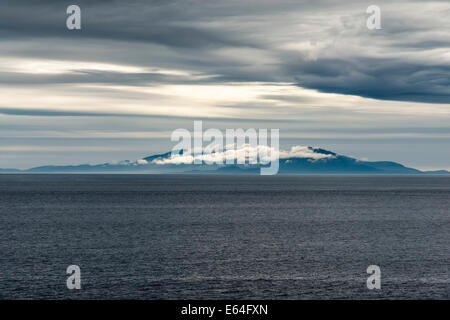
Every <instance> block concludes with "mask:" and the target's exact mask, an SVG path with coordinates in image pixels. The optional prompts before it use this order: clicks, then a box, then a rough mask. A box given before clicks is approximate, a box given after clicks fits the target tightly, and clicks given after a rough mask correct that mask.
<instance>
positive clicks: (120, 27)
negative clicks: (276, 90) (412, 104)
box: [0, 0, 450, 103]
mask: <svg viewBox="0 0 450 320" xmlns="http://www.w3.org/2000/svg"><path fill="white" fill-rule="evenodd" d="M77 3H78V4H79V5H80V6H81V8H82V14H83V29H82V30H81V31H79V32H78V31H75V32H72V31H68V30H66V28H65V19H66V15H65V8H66V7H67V5H69V4H71V3H69V2H65V1H56V0H55V1H49V0H47V1H26V2H17V1H4V2H2V4H1V5H0V35H1V36H2V38H3V39H4V40H7V41H9V42H7V43H8V44H9V45H6V44H5V45H2V52H3V53H4V54H12V55H16V56H28V57H41V58H47V57H52V58H58V59H79V60H86V61H113V62H116V63H123V64H135V65H141V66H148V65H159V66H164V67H171V68H174V69H181V70H195V71H198V72H200V73H203V74H209V75H214V76H213V77H211V78H208V79H205V80H201V81H200V82H212V83H219V82H220V83H223V82H243V81H259V82H294V83H296V84H297V85H299V86H302V87H306V88H311V89H317V90H319V91H322V92H332V93H343V94H352V95H359V96H364V97H369V98H375V99H386V100H401V101H419V102H431V103H449V102H450V80H449V79H450V65H449V63H448V60H447V61H435V60H432V58H429V59H428V60H427V53H426V51H427V50H431V49H435V50H437V49H440V50H446V49H448V50H450V49H449V48H450V31H449V30H450V28H449V27H450V25H449V22H448V19H445V15H446V12H445V11H443V12H442V11H439V8H441V7H442V4H445V3H446V2H445V1H435V2H433V3H432V4H430V5H429V6H427V7H426V9H427V10H431V11H428V16H427V15H425V16H424V15H423V14H422V13H421V12H417V10H418V8H419V9H420V8H421V2H419V1H411V0H410V1H401V2H398V4H397V3H395V4H394V3H392V2H391V1H384V0H383V1H381V0H380V1H379V3H380V6H381V7H382V17H383V30H382V31H379V32H378V31H376V32H372V33H369V32H368V30H366V29H365V26H364V25H365V18H366V14H365V8H366V6H367V4H366V3H362V2H358V1H348V2H345V3H342V2H339V3H336V2H333V1H294V0H280V1H269V0H259V1H256V0H246V1H235V0H230V1H206V0H204V1H194V0H192V1H190V0H186V1H129V2H124V1H106V0H105V1H95V2H93V1H82V0H80V1H77ZM433 8H435V9H433ZM430 12H431V15H432V16H431V17H430V16H429V14H430ZM447 13H448V9H447ZM11 17H14V19H11ZM293 17H294V18H293ZM327 17H329V19H327ZM334 17H338V19H335V20H333V19H334ZM447 17H448V15H447ZM317 21H319V22H320V23H319V22H317ZM321 21H323V22H321ZM361 26H362V27H361ZM291 33H292V35H291ZM297 33H298V35H299V36H303V37H306V39H304V38H302V37H297V36H296V35H297ZM308 38H309V39H310V41H311V43H312V44H313V46H314V44H316V43H318V44H320V43H323V42H325V43H326V42H327V41H329V42H331V44H330V43H328V44H326V45H325V46H324V47H323V48H321V47H320V46H317V49H316V50H317V52H316V53H317V56H315V57H314V58H313V59H311V58H308V52H305V51H304V50H303V49H298V51H296V50H293V49H286V48H285V47H283V46H282V45H290V44H292V43H295V42H296V41H302V40H307V39H308ZM42 40H44V41H45V42H46V43H54V44H55V45H54V46H51V47H48V46H47V45H45V46H43V45H40V44H39V42H40V41H42ZM366 43H367V45H368V46H370V45H371V46H372V47H371V48H366ZM19 44H20V45H19ZM347 45H348V48H347V50H346V51H345V54H344V55H342V52H340V51H339V50H337V49H336V47H340V48H346V47H347ZM355 45H356V49H355ZM3 46H4V48H3ZM15 46H18V47H15ZM61 46H62V47H61ZM18 48H19V49H18ZM359 48H363V49H362V50H359ZM247 49H251V50H254V52H255V53H258V54H260V55H267V56H270V57H272V58H273V59H274V61H273V62H261V60H260V59H261V58H260V57H259V56H258V55H256V56H255V57H254V59H249V56H250V57H251V55H252V53H251V52H250V51H246V50H247ZM371 49H376V50H378V51H380V52H383V53H385V56H382V55H374V54H373V53H372V52H371V51H370V50H371ZM227 50H234V51H227ZM196 81H197V80H192V79H182V78H179V77H168V76H161V75H154V74H120V75H119V74H114V73H108V72H101V73H100V72H91V71H86V72H85V73H84V74H77V75H71V74H70V75H61V76H42V77H40V78H38V77H35V76H29V75H28V76H23V75H20V74H16V75H11V74H5V73H4V74H3V75H0V82H1V83H2V84H24V85H25V84H37V82H40V83H49V84H50V83H111V84H118V83H120V84H123V85H136V84H152V83H195V82H196Z"/></svg>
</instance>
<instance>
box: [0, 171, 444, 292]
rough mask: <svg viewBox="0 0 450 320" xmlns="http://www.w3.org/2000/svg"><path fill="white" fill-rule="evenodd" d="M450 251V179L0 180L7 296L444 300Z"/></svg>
mask: <svg viewBox="0 0 450 320" xmlns="http://www.w3.org/2000/svg"><path fill="white" fill-rule="evenodd" d="M449 249H450V177H430V176H272V177H268V176H265V177H262V176H210V175H205V176H195V175H191V176H175V175H172V176H155V175H0V298H3V299H18V298H26V299H28V298H31V299H35V298H45V299H60V298H74V299H77V298H88V299H91V298H92V299H97V298H102V299H104V298H106V299H116V298H125V299H136V298H137V299H187V298H192V299H253V298H255V299H256V298H262V299H312V298H316V299H326V298H339V299H352V298H368V299H377V298H393V299H395V298H402V299H403V298H423V299H424V298H439V299H442V298H447V299H448V298H450V250H449ZM71 264H76V265H79V266H80V268H81V278H82V280H81V284H82V289H81V290H72V291H70V290H68V289H67V287H66V277H67V275H66V268H67V266H68V265H71ZM372 264H375V265H379V266H380V267H381V273H382V274H381V279H382V280H381V281H382V284H381V285H382V287H381V290H377V291H371V290H368V289H367V287H366V279H367V277H368V275H367V274H366V269H367V267H368V266H369V265H372Z"/></svg>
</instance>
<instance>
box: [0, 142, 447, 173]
mask: <svg viewBox="0 0 450 320" xmlns="http://www.w3.org/2000/svg"><path fill="white" fill-rule="evenodd" d="M183 157H184V158H183ZM186 157H187V156H186V155H183V154H182V152H179V153H178V154H177V155H176V156H175V157H173V156H172V154H171V152H167V153H164V154H156V155H152V156H148V157H145V158H143V159H139V160H136V161H129V160H124V161H121V162H118V163H103V164H97V165H90V164H81V165H71V166H41V167H34V168H31V169H27V170H17V169H0V173H155V174H156V173H197V174H199V173H201V174H207V173H210V174H259V172H260V168H261V165H253V164H243V165H238V164H231V165H217V164H214V165H207V164H201V165H197V164H196V165H194V164H192V163H189V160H188V161H185V162H184V163H181V164H179V163H177V162H180V161H179V160H180V159H182V158H183V159H189V158H186ZM190 159H191V160H190V161H191V162H192V157H191V158H190ZM278 173H279V174H450V172H449V171H446V170H438V171H420V170H417V169H414V168H408V167H405V166H404V165H402V164H399V163H396V162H391V161H362V160H358V159H355V158H351V157H347V156H343V155H339V154H336V153H334V152H331V151H328V150H324V149H320V148H312V147H303V146H295V147H292V148H291V150H290V151H281V152H280V160H279V171H278Z"/></svg>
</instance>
